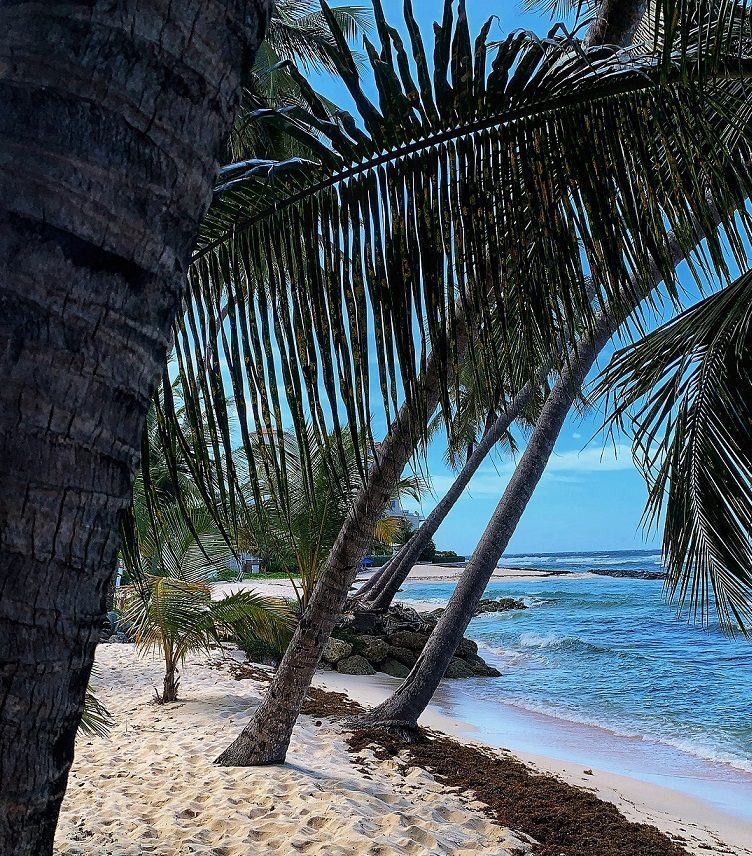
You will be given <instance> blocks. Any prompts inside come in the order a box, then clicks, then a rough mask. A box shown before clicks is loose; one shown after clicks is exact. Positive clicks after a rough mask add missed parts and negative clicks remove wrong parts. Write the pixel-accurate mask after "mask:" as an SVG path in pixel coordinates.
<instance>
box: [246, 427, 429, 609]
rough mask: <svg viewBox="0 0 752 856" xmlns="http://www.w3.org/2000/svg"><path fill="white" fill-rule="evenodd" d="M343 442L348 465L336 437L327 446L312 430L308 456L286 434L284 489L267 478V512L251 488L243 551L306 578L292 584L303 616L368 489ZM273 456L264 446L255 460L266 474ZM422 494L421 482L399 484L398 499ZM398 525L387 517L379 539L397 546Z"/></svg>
mask: <svg viewBox="0 0 752 856" xmlns="http://www.w3.org/2000/svg"><path fill="white" fill-rule="evenodd" d="M342 442H343V444H344V451H345V459H344V465H343V462H342V460H341V459H340V458H339V457H338V456H332V457H331V458H330V456H331V452H332V448H333V447H334V446H335V445H336V440H335V438H334V437H329V438H327V441H326V443H325V444H324V445H321V444H320V443H319V442H318V439H317V437H316V436H315V432H314V431H313V430H312V429H311V428H309V432H308V436H307V439H306V441H305V449H304V452H305V455H304V457H303V456H301V454H300V450H299V448H298V444H297V441H296V438H294V437H291V436H290V435H289V434H285V435H284V437H283V439H282V443H283V444H284V445H285V447H286V450H285V463H286V473H285V476H286V478H285V483H284V489H283V490H280V486H279V484H278V483H277V481H276V479H274V478H272V479H270V480H267V479H265V478H264V477H263V475H262V477H261V480H260V492H261V502H262V507H261V508H258V507H256V506H254V503H253V496H252V493H253V491H252V489H251V488H250V487H246V490H247V492H248V494H249V497H248V503H247V505H246V507H247V509H248V512H247V514H246V515H245V517H244V518H243V519H241V522H240V525H239V528H238V539H239V542H240V544H241V546H242V548H243V549H246V550H250V551H251V552H255V553H256V554H258V555H262V556H267V557H273V558H275V559H276V560H277V561H278V562H281V563H282V564H283V565H284V566H285V567H294V568H295V569H296V571H297V574H298V575H299V578H300V579H299V585H300V588H299V589H298V587H297V586H298V581H296V580H295V579H294V578H293V577H291V579H292V581H293V585H295V586H296V595H297V597H298V605H299V607H300V612H301V613H302V612H303V611H304V610H305V608H306V607H307V605H308V601H309V600H310V597H311V593H312V591H313V588H314V586H315V584H316V581H317V580H318V577H319V574H320V573H321V570H322V569H323V567H324V566H325V565H326V561H327V557H328V555H329V552H330V550H331V548H332V546H333V545H334V543H335V541H336V540H337V535H338V534H339V532H340V530H341V529H342V525H343V523H344V521H345V519H346V518H347V513H348V510H349V508H350V506H351V504H352V501H353V499H354V497H355V496H357V493H358V491H359V490H360V489H361V487H362V482H361V480H360V477H359V472H358V468H357V465H356V457H355V449H354V446H353V443H352V441H351V440H350V439H349V438H348V437H345V438H344V440H343V441H342ZM278 451H279V450H278ZM269 452H270V449H269V446H268V445H265V446H262V445H261V444H259V451H258V454H257V455H256V456H255V457H256V461H257V466H259V467H260V472H261V473H262V474H263V473H264V471H265V470H269V469H271V467H264V466H262V465H261V463H260V462H261V459H262V458H263V456H264V455H268V454H269ZM330 465H332V466H334V467H335V471H334V473H332V472H331V471H330V470H329V466H330ZM241 466H242V464H241ZM421 490H422V482H421V481H420V480H419V479H417V478H415V477H411V478H403V479H401V480H400V482H399V483H398V484H397V485H396V487H395V490H394V494H393V495H394V496H400V495H404V494H409V495H411V496H413V497H415V498H416V499H417V498H419V497H420V492H421ZM397 525H398V521H397V520H396V518H394V517H389V516H388V515H386V516H383V517H382V518H381V519H380V520H379V522H378V524H377V527H376V532H375V536H376V537H377V538H379V539H380V540H383V541H385V542H387V543H391V542H392V541H393V540H394V537H395V533H396V528H397Z"/></svg>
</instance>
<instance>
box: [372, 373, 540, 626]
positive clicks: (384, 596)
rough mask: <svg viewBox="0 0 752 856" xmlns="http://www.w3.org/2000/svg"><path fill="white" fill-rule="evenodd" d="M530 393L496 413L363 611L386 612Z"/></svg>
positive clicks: (529, 387) (524, 390)
mask: <svg viewBox="0 0 752 856" xmlns="http://www.w3.org/2000/svg"><path fill="white" fill-rule="evenodd" d="M533 390H534V387H533V384H532V383H531V382H530V381H528V382H527V383H526V384H525V385H524V386H523V387H522V389H521V390H520V391H519V393H517V395H516V396H515V397H514V399H513V400H512V402H510V404H509V406H508V407H507V408H506V409H505V410H504V412H503V413H501V414H499V416H498V418H497V419H496V421H495V422H494V423H493V425H492V426H491V427H490V429H489V430H488V431H486V433H485V434H484V435H483V437H482V439H481V440H480V442H479V443H478V445H477V446H476V447H475V449H474V450H473V452H472V454H471V455H470V457H469V458H468V459H467V462H466V463H465V466H464V467H463V468H462V469H461V470H460V472H459V474H458V475H457V478H456V479H455V480H454V482H453V483H452V486H451V487H450V488H449V490H448V491H447V492H446V493H445V494H444V496H443V497H442V498H441V499H440V500H439V502H438V503H437V504H436V507H435V508H434V509H433V511H431V513H430V514H429V515H428V517H426V519H425V520H424V522H423V524H422V525H421V526H420V528H419V529H418V530H417V531H416V532H415V533H414V534H413V535H412V536H411V537H410V539H409V540H408V542H407V543H406V544H405V546H404V547H403V548H402V549H401V550H400V551H399V553H397V555H396V556H395V557H394V558H393V559H392V560H391V561H390V562H389V565H388V566H385V567H388V569H387V570H386V571H385V572H384V573H383V574H382V575H381V577H380V579H378V580H377V581H376V582H375V584H374V586H373V587H372V588H371V590H370V592H369V593H368V597H366V598H365V599H364V600H362V604H363V608H364V609H368V610H373V611H375V612H383V611H385V610H387V609H389V607H390V606H391V603H392V601H393V600H394V596H395V595H396V594H397V592H398V591H399V589H400V586H401V585H402V584H403V583H404V582H405V580H406V579H407V575H408V574H409V573H410V571H411V570H412V568H413V566H414V565H415V563H416V562H417V561H418V559H419V558H420V555H421V553H422V552H423V551H424V550H425V548H426V547H427V546H428V542H429V541H430V540H431V538H433V536H434V535H435V534H436V530H437V529H438V528H439V526H441V524H442V523H443V522H444V520H445V519H446V516H447V514H449V512H450V511H451V510H452V508H453V507H454V504H455V503H456V502H457V500H458V499H459V498H460V496H461V495H462V493H463V492H464V490H465V488H466V487H467V486H468V484H469V483H470V479H471V478H472V477H473V476H474V475H475V473H476V472H477V470H478V467H479V466H480V465H481V463H482V462H483V461H484V460H485V459H486V456H487V455H488V453H489V452H490V451H491V449H493V447H494V446H495V445H496V443H498V442H499V440H500V439H501V438H502V436H503V435H504V434H505V433H506V432H507V431H508V430H509V427H510V426H511V424H512V423H513V422H514V421H515V419H517V418H518V416H519V415H520V413H521V412H522V411H523V410H524V409H525V407H527V405H528V404H529V402H530V399H531V398H532V396H533ZM358 595H360V592H358Z"/></svg>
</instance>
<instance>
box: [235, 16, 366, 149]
mask: <svg viewBox="0 0 752 856" xmlns="http://www.w3.org/2000/svg"><path fill="white" fill-rule="evenodd" d="M332 15H333V17H334V19H335V20H336V22H337V26H338V27H339V28H340V29H341V31H342V33H343V35H344V37H345V38H346V39H347V40H348V41H352V40H353V39H355V38H356V37H357V36H358V35H360V34H361V33H364V32H367V31H368V30H369V28H370V25H371V19H372V15H371V13H370V11H369V10H367V9H365V8H362V7H360V6H335V7H334V8H333V9H332ZM336 52H337V45H336V42H335V39H334V36H333V35H332V32H331V30H330V28H329V24H328V22H327V20H326V18H325V17H324V15H323V13H322V12H321V9H320V8H319V6H318V3H313V2H311V0H280V2H277V3H275V4H274V8H273V10H272V14H271V18H270V19H269V26H268V28H267V31H266V38H265V39H264V41H263V42H262V43H261V45H260V46H259V49H258V51H257V53H256V58H255V60H254V63H253V67H252V68H251V72H250V75H249V78H248V80H247V81H246V86H245V88H244V91H243V98H242V102H241V109H240V111H239V113H238V117H237V119H236V122H235V126H234V128H233V133H232V135H231V137H230V141H229V146H228V158H227V160H228V161H230V162H234V163H236V162H238V161H246V160H247V159H249V158H250V159H253V160H259V159H270V160H274V161H284V160H286V159H288V158H292V157H296V156H302V157H306V156H309V155H310V154H311V151H310V149H309V147H308V146H306V145H305V143H304V142H302V141H301V140H300V139H296V137H294V136H291V135H290V134H289V133H286V132H285V131H284V130H280V129H274V128H273V127H271V126H269V125H268V124H265V123H263V122H259V121H257V117H258V115H259V111H263V110H264V109H266V108H269V107H273V108H276V109H294V108H296V107H300V106H301V104H302V98H301V94H300V85H299V83H298V80H297V77H296V74H295V72H293V71H291V69H290V66H291V65H292V64H295V66H298V67H300V68H301V69H302V70H303V71H304V72H305V73H307V74H309V73H311V72H319V73H321V72H329V73H330V74H333V75H336V74H337V64H336V62H335V54H336ZM329 107H330V110H331V111H332V112H334V111H335V110H336V108H335V106H334V105H333V104H331V105H329Z"/></svg>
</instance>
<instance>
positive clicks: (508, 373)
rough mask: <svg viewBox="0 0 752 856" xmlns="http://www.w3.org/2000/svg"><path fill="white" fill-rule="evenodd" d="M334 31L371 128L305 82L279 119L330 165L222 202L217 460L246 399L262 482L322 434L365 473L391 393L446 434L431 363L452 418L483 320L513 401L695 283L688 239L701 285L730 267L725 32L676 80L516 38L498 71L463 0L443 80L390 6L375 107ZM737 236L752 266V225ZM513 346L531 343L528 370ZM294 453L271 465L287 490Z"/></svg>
mask: <svg viewBox="0 0 752 856" xmlns="http://www.w3.org/2000/svg"><path fill="white" fill-rule="evenodd" d="M324 14H325V15H326V17H327V20H328V22H329V24H330V27H331V29H332V32H334V33H335V35H336V38H337V47H338V53H337V56H338V60H337V62H338V70H339V72H340V74H341V76H342V78H343V80H344V82H345V84H346V85H347V86H348V88H349V90H350V93H351V95H352V97H353V100H354V101H355V103H356V104H357V108H358V112H359V119H358V121H357V122H356V121H355V120H354V119H353V118H352V117H350V116H348V115H347V114H344V113H341V114H339V115H338V116H337V117H335V119H332V118H331V117H330V115H329V113H328V112H327V110H326V108H325V105H324V104H323V102H322V101H321V99H319V98H318V97H317V96H316V94H315V93H314V92H313V91H312V90H311V88H310V86H308V85H307V83H306V81H305V80H304V78H303V77H302V76H300V75H298V77H297V78H296V79H297V80H298V82H299V85H300V87H301V93H302V95H303V98H304V100H305V103H306V109H305V110H302V109H300V110H296V111H287V112H285V113H284V114H280V113H278V112H274V111H264V112H263V115H259V116H258V120H259V121H263V122H271V123H274V122H277V123H282V124H283V126H284V127H285V128H287V129H288V130H290V131H291V132H293V133H297V134H299V135H301V136H306V138H307V139H310V138H313V139H315V138H316V136H317V135H318V136H320V137H321V138H323V139H324V140H325V141H326V145H324V144H323V143H319V144H318V148H317V149H316V157H317V158H318V159H319V160H320V165H318V166H311V165H310V164H304V165H303V168H296V169H294V170H290V171H283V172H280V173H279V174H278V175H277V176H276V179H275V180H274V181H271V182H268V181H265V180H263V179H262V178H260V177H259V176H258V175H249V176H247V177H246V178H241V179H240V180H238V181H237V182H236V183H235V184H233V186H232V187H230V188H229V189H226V190H224V191H223V192H222V193H221V194H220V195H218V197H217V198H216V199H215V203H214V205H213V206H212V209H211V210H210V212H209V215H208V217H207V218H206V221H205V224H204V227H203V231H202V234H201V237H200V241H199V245H198V249H197V252H196V255H195V257H194V260H193V265H192V268H191V273H190V287H189V292H188V296H187V302H186V312H185V315H184V317H183V319H182V323H181V324H180V325H179V328H178V330H177V332H176V347H177V353H178V361H179V365H180V372H181V377H182V378H183V393H184V396H185V403H186V413H187V414H188V418H189V420H190V421H191V422H192V423H193V424H194V425H195V426H202V425H203V423H204V421H205V420H207V421H208V422H209V424H210V433H211V434H212V436H213V441H212V442H213V445H214V450H215V451H214V452H213V453H212V454H210V450H207V455H206V456H207V458H208V457H213V459H214V460H215V461H218V462H219V461H220V460H221V455H219V454H217V452H221V451H222V450H223V449H224V450H229V449H230V448H231V447H232V442H233V437H232V436H231V432H230V429H229V427H228V419H227V416H226V414H227V412H228V399H229V398H230V397H232V398H234V401H235V404H236V406H237V408H238V417H239V426H240V432H241V436H242V440H243V445H244V449H245V452H246V456H247V458H248V461H249V473H250V480H251V481H252V482H258V480H259V477H260V474H259V473H258V472H257V471H256V470H255V469H254V468H255V463H254V460H253V458H254V455H253V448H254V444H255V443H256V442H257V441H260V442H261V443H264V442H267V440H265V438H267V439H268V438H279V437H281V436H282V435H283V434H284V433H285V432H286V431H287V430H289V429H290V427H292V428H293V429H294V432H295V434H296V435H297V437H298V438H302V437H304V436H305V434H306V432H307V420H308V419H309V418H312V420H313V426H314V428H315V431H316V434H317V436H318V438H319V439H320V441H321V442H324V440H325V438H326V437H327V436H328V435H329V433H330V431H332V430H333V432H334V436H335V437H337V438H341V437H342V436H343V435H344V433H345V432H344V431H343V427H347V428H349V431H350V434H351V436H352V438H353V442H354V443H355V445H356V449H359V450H360V456H359V460H358V463H359V466H360V467H361V469H363V468H364V466H365V462H366V461H367V459H368V456H367V455H366V454H365V453H364V452H363V450H362V449H361V445H362V442H363V439H362V438H366V439H367V438H368V437H369V430H370V424H371V412H372V406H373V405H374V404H375V400H374V393H373V389H372V388H378V390H379V391H380V393H381V395H380V396H376V397H380V399H381V402H382V403H383V408H384V411H385V415H386V418H387V420H390V419H391V417H392V416H393V413H394V409H395V408H396V406H397V404H398V402H399V399H400V398H401V397H404V398H405V399H406V400H407V401H408V402H409V404H410V407H411V408H412V411H413V412H414V414H415V417H416V418H415V425H416V432H417V433H418V434H421V433H422V434H424V433H425V430H426V428H425V426H426V424H427V421H428V419H427V415H426V414H425V412H424V410H425V406H424V403H423V402H422V388H421V385H420V382H419V377H420V373H421V371H422V370H423V369H424V368H425V366H426V363H427V359H428V354H429V352H430V353H432V354H433V355H435V356H437V358H438V359H440V360H441V361H442V362H443V363H444V364H445V365H446V366H447V369H448V370H447V371H446V372H445V373H444V374H443V383H444V388H443V389H442V396H441V397H442V400H443V402H444V406H445V408H447V409H450V407H451V404H450V402H451V399H452V396H451V395H450V386H451V384H453V383H455V382H456V372H455V369H456V367H457V364H458V356H457V353H458V352H457V331H458V329H459V328H460V327H461V325H462V323H464V324H468V323H469V324H471V326H472V333H473V335H472V337H471V342H470V352H469V355H468V359H469V360H471V361H472V362H473V363H474V364H475V365H480V363H481V361H480V360H479V359H478V355H479V354H481V353H484V354H491V355H496V358H495V359H486V360H484V361H483V367H484V368H483V370H484V371H486V372H487V373H489V374H491V375H492V376H491V377H489V379H488V380H489V387H492V388H494V387H495V388H498V389H499V390H501V392H502V393H503V392H504V391H505V389H506V387H507V386H508V385H509V384H510V378H515V383H514V384H513V385H512V389H511V390H510V391H511V392H514V391H516V389H518V388H519V387H520V386H521V385H522V382H524V381H525V380H527V379H529V378H530V377H532V376H533V375H534V373H535V372H536V371H538V369H539V366H540V365H541V364H542V363H544V364H545V363H550V364H552V365H555V364H556V362H557V361H559V360H560V355H561V347H560V343H561V341H562V337H564V338H565V339H571V340H573V339H574V338H575V335H574V334H575V333H578V332H581V331H583V330H584V331H587V330H588V328H589V327H592V325H593V323H594V319H595V316H594V307H593V303H595V306H596V307H597V305H598V304H602V303H605V302H606V301H608V303H609V305H610V306H611V307H612V308H614V307H616V308H617V311H618V307H619V306H620V305H622V304H624V305H626V304H629V303H632V302H634V294H630V293H628V287H627V283H628V282H634V283H636V287H637V288H640V285H641V283H642V282H643V281H646V280H647V277H648V273H649V272H651V276H652V270H653V269H654V268H655V267H657V269H658V270H659V271H660V273H661V275H662V276H663V277H664V278H665V279H666V280H667V282H668V283H669V286H671V285H672V284H673V283H674V281H675V279H674V260H673V255H672V251H671V250H670V248H669V242H668V240H667V233H668V231H669V230H673V232H674V234H675V236H676V239H677V241H678V242H679V244H680V245H681V247H682V249H683V250H685V251H686V253H687V254H688V255H690V254H691V250H692V248H693V246H694V243H695V240H696V235H697V231H698V228H699V229H704V230H706V231H707V232H708V233H709V239H708V242H707V245H706V253H707V258H705V257H703V256H697V255H696V256H694V260H695V264H696V265H698V266H702V265H703V264H706V263H707V260H708V259H709V261H710V262H712V263H713V264H714V265H716V266H718V267H719V268H720V269H721V270H724V269H725V259H724V253H725V246H724V244H723V241H722V240H721V238H720V237H719V236H717V235H716V231H715V228H714V224H715V222H716V220H715V217H716V216H717V212H718V211H721V212H731V211H733V210H734V209H736V208H738V207H739V205H740V204H741V202H742V201H743V199H744V198H745V197H746V196H747V195H748V193H749V188H750V180H749V174H748V171H747V160H748V146H747V139H746V136H745V134H746V127H747V119H748V117H749V113H750V102H749V99H748V98H747V94H746V89H745V88H744V86H742V85H741V84H740V83H739V80H738V77H739V76H740V75H743V74H745V73H746V64H745V62H742V61H741V60H740V57H739V52H740V48H739V44H738V40H734V39H732V40H731V42H730V43H729V44H726V42H724V45H726V49H725V50H724V51H720V50H719V49H718V45H717V40H716V41H713V40H712V39H710V37H709V34H710V33H711V32H713V33H714V32H715V29H713V30H712V31H711V30H710V29H707V30H703V31H702V35H703V39H702V40H700V38H699V36H696V34H694V31H693V33H692V34H690V35H687V34H686V33H680V34H679V35H680V36H681V40H680V44H679V46H678V47H677V49H676V51H675V53H671V54H670V55H669V57H668V60H665V58H661V57H658V58H657V57H656V56H655V55H653V54H651V53H647V54H645V55H641V56H638V57H637V58H635V56H634V54H633V53H626V52H619V51H616V52H609V51H604V50H598V51H594V52H590V53H588V54H584V53H583V51H582V50H581V48H580V46H579V45H578V43H576V42H573V41H572V40H571V39H569V38H567V37H559V36H555V37H552V38H550V39H547V40H540V39H538V38H537V37H535V36H533V35H531V34H526V33H516V34H512V35H511V36H510V37H509V38H508V39H507V40H506V41H504V42H503V43H502V44H501V45H498V46H496V48H495V49H494V50H493V51H492V52H491V53H492V56H487V52H488V51H487V46H486V36H487V33H488V27H485V28H484V29H483V30H482V31H481V33H480V34H479V36H478V38H477V39H476V41H475V43H474V44H473V42H472V41H471V38H470V34H469V31H468V25H467V19H466V15H465V9H464V4H463V3H460V5H459V11H458V15H457V17H456V20H455V18H454V16H453V15H452V4H451V3H450V2H447V3H446V4H445V10H444V17H443V20H442V23H441V25H437V27H436V29H435V44H434V47H433V54H434V63H433V66H434V67H433V74H432V75H431V74H430V73H429V66H428V61H427V58H426V54H427V51H426V48H425V46H424V44H423V42H422V40H421V37H420V34H419V32H418V29H417V25H416V23H415V20H414V18H413V17H412V11H411V8H410V5H409V3H408V4H407V7H406V16H407V17H406V23H407V29H408V32H409V34H410V48H409V51H410V53H408V48H407V47H406V46H405V45H404V44H403V42H402V40H401V38H400V36H399V35H398V34H397V32H396V31H395V30H393V29H392V28H390V27H389V26H388V24H387V23H386V21H385V20H384V18H383V14H382V13H381V10H380V6H379V5H378V4H377V5H376V22H377V28H378V32H379V36H380V41H381V45H380V48H379V49H377V48H374V47H373V46H372V45H370V43H369V42H366V49H367V52H368V56H369V61H370V64H371V68H372V72H373V77H374V81H375V83H376V86H377V90H378V94H379V103H378V105H375V104H373V103H371V102H370V101H369V100H368V99H367V98H366V96H365V94H364V92H363V88H362V86H361V82H360V75H359V72H358V69H357V66H356V63H355V62H354V60H353V59H352V56H351V54H350V53H349V51H348V49H347V45H346V43H345V40H344V37H343V35H342V34H341V32H339V30H338V29H337V27H336V21H334V18H333V16H332V15H331V12H330V11H329V10H328V7H326V6H324ZM719 31H720V30H719ZM705 36H708V38H705ZM690 58H691V62H690V61H689V60H690ZM489 59H490V60H491V61H490V67H489V62H488V60H489ZM659 60H660V61H659ZM413 69H415V71H413ZM292 73H293V74H294V73H295V72H292ZM297 166H300V165H299V164H298V165H297ZM724 227H725V234H726V237H727V238H728V239H729V241H730V245H731V247H732V249H733V250H734V252H735V253H736V254H737V256H738V258H739V259H740V260H741V259H742V258H743V255H744V254H743V248H742V237H743V235H744V234H745V230H746V227H747V220H746V218H745V217H740V218H739V219H737V220H732V219H731V217H729V218H728V219H727V220H726V221H725V223H724ZM630 275H633V279H630ZM594 295H595V300H594V301H593V296H594ZM499 329H501V330H502V331H506V334H507V339H508V338H509V337H510V336H514V340H515V342H516V350H515V354H516V355H517V360H516V362H515V365H514V366H511V367H510V366H509V365H508V364H507V365H506V366H503V363H504V361H505V360H506V361H507V363H508V355H509V350H508V349H506V348H501V349H500V348H499V347H498V338H497V331H498V330H499ZM371 357H374V358H375V360H374V361H375V363H376V367H375V371H374V370H373V369H372V367H371V363H372V359H371ZM374 375H375V377H374ZM169 415H170V414H169V413H167V416H169ZM338 442H339V441H338ZM280 448H281V451H280V453H279V454H274V455H272V456H271V458H270V459H269V460H271V462H272V463H271V466H272V468H273V472H274V475H275V477H276V478H277V479H278V480H279V482H280V484H284V481H285V459H284V449H283V447H280ZM225 458H226V459H228V456H227V455H225ZM225 475H226V474H221V476H222V477H221V478H219V479H218V481H219V482H220V483H221V484H224V483H225V481H226V480H227V479H226V478H225ZM230 481H231V480H230ZM228 489H229V490H232V488H228ZM231 499H232V497H231V496H230V500H231ZM230 504H231V503H230Z"/></svg>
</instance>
